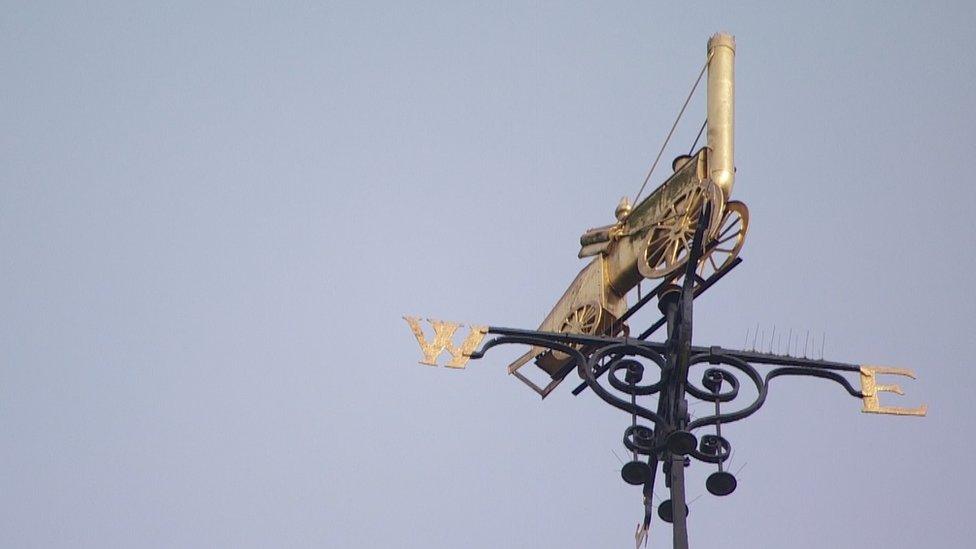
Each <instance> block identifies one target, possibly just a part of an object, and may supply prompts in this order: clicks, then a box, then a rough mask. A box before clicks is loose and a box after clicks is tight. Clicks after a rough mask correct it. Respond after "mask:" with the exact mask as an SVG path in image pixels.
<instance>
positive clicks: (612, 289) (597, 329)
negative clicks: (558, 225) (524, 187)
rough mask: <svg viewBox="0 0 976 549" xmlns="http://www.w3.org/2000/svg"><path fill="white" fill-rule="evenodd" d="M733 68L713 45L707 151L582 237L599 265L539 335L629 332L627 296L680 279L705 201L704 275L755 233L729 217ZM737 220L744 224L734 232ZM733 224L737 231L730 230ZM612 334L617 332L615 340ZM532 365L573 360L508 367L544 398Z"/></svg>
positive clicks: (726, 42)
mask: <svg viewBox="0 0 976 549" xmlns="http://www.w3.org/2000/svg"><path fill="white" fill-rule="evenodd" d="M734 62H735V40H734V39H733V38H732V36H731V35H728V34H722V33H720V34H716V35H715V36H713V37H712V38H711V40H709V43H708V92H707V93H708V97H707V101H708V107H707V109H708V146H707V147H704V148H702V149H699V150H698V151H697V152H696V153H694V154H693V155H690V156H686V157H683V158H681V159H680V161H678V162H675V163H674V168H675V172H674V173H673V174H672V175H671V176H670V177H669V178H668V179H667V180H666V181H665V182H664V183H662V184H661V185H660V186H659V187H658V188H657V189H655V190H654V191H653V192H652V193H651V194H650V195H649V196H647V197H646V198H644V199H643V200H641V201H640V202H639V203H637V204H634V205H631V204H630V203H629V202H625V201H621V203H620V204H618V206H617V208H616V210H615V211H614V215H615V217H616V219H617V222H616V223H614V224H612V225H606V226H603V227H597V228H595V229H590V230H588V231H587V232H585V233H584V234H583V236H582V237H581V238H580V246H581V247H580V252H579V257H580V258H584V257H592V258H593V259H592V260H591V261H590V263H589V264H588V265H587V266H586V267H584V268H583V269H582V270H581V271H580V272H579V274H578V275H577V276H576V279H575V280H573V283H572V284H570V286H569V288H568V289H567V290H566V291H565V293H563V295H562V297H561V298H560V299H559V301H557V302H556V304H555V306H554V307H553V308H552V310H551V311H550V312H549V315H548V316H546V318H545V320H543V322H542V324H541V325H540V326H539V330H540V331H546V332H565V333H581V334H588V335H611V336H613V335H616V334H617V333H620V332H622V331H624V330H626V327H625V326H619V325H618V323H617V322H616V319H618V318H620V316H621V315H622V314H623V313H624V312H626V310H627V302H626V295H627V293H628V292H630V291H631V290H632V289H634V288H635V287H636V286H637V285H638V284H639V283H640V281H641V280H643V279H644V278H668V277H676V276H680V271H681V266H682V265H683V264H684V263H685V262H686V261H687V257H688V255H689V254H688V250H689V248H690V246H691V236H692V235H693V234H694V232H695V227H696V225H697V222H698V213H699V212H700V211H701V208H702V207H703V205H704V204H705V203H706V202H707V203H710V204H711V212H712V218H711V219H710V221H709V225H708V228H709V230H708V232H707V233H706V234H705V235H704V236H705V242H707V243H709V245H710V249H711V250H712V254H714V255H709V256H708V257H707V258H703V265H702V266H701V270H702V271H704V270H707V269H708V268H710V267H709V265H712V264H714V265H719V266H720V265H723V264H727V263H728V262H731V261H732V260H734V259H735V256H736V255H737V254H738V253H739V250H740V249H741V247H742V242H743V240H744V238H745V232H746V229H747V228H748V211H747V210H746V209H745V207H744V206H742V207H741V208H740V207H739V206H736V207H735V209H734V210H732V212H733V216H732V217H731V218H730V217H723V216H725V215H726V208H725V206H726V202H727V201H728V200H729V197H730V195H731V192H732V183H733V180H734V175H735V166H734V163H733V122H734V108H733V102H734V100H735V93H734V71H733V65H734ZM736 204H738V203H736ZM736 216H737V217H736ZM733 218H734V219H738V220H739V224H738V225H736V226H734V227H731V228H730V226H731V221H734V219H733ZM726 220H730V224H729V225H724V226H723V225H722V222H723V221H726ZM720 228H723V229H729V230H730V232H729V233H728V234H727V235H723V237H722V238H725V237H726V236H728V235H733V236H732V237H731V239H729V240H723V241H722V242H721V243H714V240H715V239H716V237H717V235H718V234H719V230H720ZM706 262H707V265H706V264H704V263H706ZM611 330H612V331H614V332H615V333H608V332H609V331H611ZM533 359H535V361H536V365H537V366H539V367H540V368H541V369H542V370H544V371H545V372H546V373H548V374H550V375H554V374H555V372H557V371H559V370H560V369H561V368H562V366H563V365H565V364H566V362H567V357H566V356H565V355H563V354H562V353H557V352H551V351H546V350H544V349H541V348H533V349H532V350H530V351H529V352H528V353H526V354H525V355H523V356H522V357H520V358H519V359H518V360H516V361H515V362H513V363H512V364H511V365H510V366H509V373H511V374H513V375H516V377H518V378H519V379H522V380H523V381H525V382H526V383H527V384H529V386H530V387H532V388H533V389H534V390H536V391H537V392H539V393H540V394H542V395H543V396H545V394H547V393H548V391H549V390H551V389H552V387H551V386H547V387H546V388H540V387H538V386H537V385H534V384H532V383H531V382H529V381H528V380H526V379H525V378H524V376H522V375H521V374H519V373H518V370H519V368H521V367H522V366H523V365H525V364H527V363H528V362H529V361H531V360H533Z"/></svg>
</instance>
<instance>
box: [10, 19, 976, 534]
mask: <svg viewBox="0 0 976 549" xmlns="http://www.w3.org/2000/svg"><path fill="white" fill-rule="evenodd" d="M973 28H976V8H974V7H973V4H972V3H964V2H958V3H929V4H914V5H910V4H909V3H907V2H904V3H874V4H864V3H850V5H849V4H848V3H843V4H837V5H827V4H819V5H816V6H810V5H808V3H798V4H794V5H784V4H782V3H768V4H767V3H755V4H741V5H732V4H729V3H724V2H723V3H718V4H702V3H693V4H687V3H681V4H680V5H678V4H677V3H676V4H674V5H668V4H651V5H646V4H643V3H626V4H623V3H617V4H599V3H592V4H572V5H570V4H568V3H562V2H560V3H548V4H522V3H511V4H504V5H502V4H488V5H479V4H458V3H447V2H445V3H442V4H418V5H412V6H407V5H403V4H400V3H396V4H387V5H384V4H365V3H360V2H350V3H325V4H317V3H313V4H290V5H281V4H279V3H267V4H264V5H257V4H255V5H246V6H245V5H240V4H230V3H227V4H223V5H218V4H211V5H209V6H206V7H202V6H200V5H198V4H196V3H186V4H182V5H166V6H158V5H153V4H140V3H135V2H118V3H113V4H109V3H92V2H87V3H38V2H29V3H28V2H24V3H6V4H5V5H4V7H3V16H2V17H0V68H2V73H3V84H4V85H3V86H2V91H0V126H2V128H3V129H2V131H0V301H2V303H3V309H2V311H3V313H2V315H0V494H2V495H0V546H4V547H136V546H138V547H214V546H221V547H476V548H482V547H483V548H487V547H525V548H528V547H586V548H590V547H627V546H630V544H632V537H631V536H632V532H633V530H634V527H635V525H636V523H637V521H638V520H639V518H640V512H641V509H640V496H639V491H638V490H637V489H634V488H633V487H630V486H627V485H625V484H624V483H623V482H622V481H621V480H620V476H619V463H618V462H617V460H616V459H615V458H614V457H613V455H612V454H611V449H613V450H616V451H617V452H618V454H620V453H622V452H621V446H620V438H621V435H622V432H623V429H624V427H626V425H627V424H628V422H629V416H627V415H625V414H623V413H622V412H619V411H616V410H613V409H610V408H609V407H607V406H606V405H604V404H603V403H601V402H599V401H598V400H597V399H596V398H595V397H594V396H593V395H591V394H588V395H585V396H581V397H573V396H572V395H571V394H569V387H563V388H560V390H559V391H558V392H557V394H555V395H553V396H552V397H550V398H549V399H547V400H546V401H544V402H540V401H539V400H538V397H536V396H535V395H534V393H532V392H531V391H529V390H528V389H527V388H525V387H523V386H522V385H521V384H519V383H518V382H517V381H516V380H515V379H513V378H511V377H509V376H507V375H506V374H505V370H504V367H505V365H506V364H507V358H509V356H511V355H512V354H514V351H512V352H510V353H509V354H508V355H506V354H505V353H504V352H503V353H498V354H495V355H493V356H491V355H490V356H489V357H488V358H487V359H485V360H482V361H475V362H472V363H471V365H470V366H469V368H468V369H467V370H465V371H460V372H459V371H450V370H446V369H443V368H438V369H435V368H427V367H422V366H419V365H417V364H416V361H417V360H418V358H419V353H418V350H417V348H416V343H415V342H414V340H413V338H412V336H411V335H410V333H409V331H408V329H407V326H406V324H405V323H404V322H403V321H402V320H401V319H400V316H401V315H402V314H417V315H421V316H433V317H437V318H445V319H451V320H460V321H465V322H477V323H487V324H495V325H506V326H513V327H526V328H534V327H535V326H537V325H538V323H539V322H540V321H541V319H542V318H543V317H544V316H545V314H546V313H547V312H548V310H549V308H550V307H551V305H552V304H553V302H554V301H555V299H556V298H557V297H558V296H559V295H560V294H561V293H562V291H563V290H564V288H565V286H566V285H567V284H568V283H569V282H570V281H571V280H572V278H573V276H575V274H576V272H577V271H578V269H579V268H580V267H582V265H583V263H582V262H581V261H579V260H577V259H576V257H575V254H576V251H577V239H578V236H579V234H580V233H581V232H582V231H583V230H584V229H586V228H588V227H592V226H596V225H602V224H605V223H608V222H609V221H611V220H612V213H613V208H614V206H615V205H616V203H617V200H618V199H619V198H620V197H621V196H623V195H631V196H632V195H633V194H634V192H636V190H637V187H638V186H639V184H640V181H641V179H642V178H643V175H644V174H645V172H646V169H647V167H648V165H649V163H650V161H651V160H652V159H653V155H654V153H655V152H656V150H657V148H658V147H659V146H660V143H661V140H662V139H663V137H664V134H665V133H666V132H667V129H668V127H669V125H670V123H671V122H672V120H673V118H674V115H675V113H676V111H677V109H678V108H679V107H680V104H681V101H682V100H683V98H684V95H685V94H686V93H687V90H688V87H689V86H690V84H691V82H692V81H693V79H694V77H695V75H696V74H697V71H698V69H699V68H700V66H701V63H702V61H703V57H704V49H705V41H706V39H707V38H708V36H710V35H711V34H712V33H714V32H715V31H718V30H728V31H730V32H732V33H734V34H735V35H736V38H737V42H738V57H737V85H738V89H737V91H738V96H737V113H736V114H737V148H736V156H737V162H736V164H737V167H738V175H737V182H736V187H735V191H734V196H735V197H736V198H738V199H739V200H743V201H745V202H746V203H747V204H748V205H749V207H750V210H751V214H752V227H751V230H750V234H749V237H748V240H747V242H746V247H745V249H744V251H743V257H744V259H745V262H744V263H743V265H742V266H741V267H739V268H738V269H736V271H735V272H734V273H733V274H731V275H730V276H729V277H728V278H727V279H726V280H723V281H722V283H721V284H720V285H719V286H717V287H716V288H714V289H713V290H711V291H710V292H709V293H708V294H707V295H706V296H704V297H703V298H702V299H701V300H700V301H699V302H698V305H697V309H696V320H697V323H698V324H697V332H696V342H697V343H703V344H708V343H714V344H721V345H724V346H729V347H737V346H741V345H742V342H743V339H744V337H745V332H746V329H747V327H749V326H754V325H755V324H756V323H762V325H763V326H767V327H768V326H772V325H773V324H775V325H776V326H778V329H789V328H791V327H792V328H795V329H797V330H807V329H810V330H812V332H814V333H816V334H818V337H819V334H821V333H826V356H827V358H832V359H836V360H849V361H852V362H868V363H879V364H887V365H894V366H902V367H909V368H914V369H915V370H916V371H917V373H918V375H919V379H918V380H917V381H914V382H913V381H911V380H905V381H904V383H902V385H903V387H904V388H905V390H906V392H907V395H906V396H905V397H901V398H899V397H896V396H892V397H890V398H888V399H886V401H887V402H889V403H891V404H901V405H916V404H919V403H923V402H924V403H927V404H928V405H929V410H930V411H929V416H928V417H927V418H925V419H916V418H894V417H881V416H870V415H865V414H861V413H860V412H859V408H860V405H859V403H858V402H857V401H856V400H854V399H852V398H850V397H849V396H847V395H846V394H845V393H844V392H843V391H842V390H841V389H839V388H838V387H836V386H835V385H833V384H830V383H826V382H820V381H818V380H804V379H780V380H777V381H775V382H774V383H773V387H772V390H771V396H770V398H769V400H768V403H767V405H766V406H765V407H764V408H763V410H761V411H760V412H759V413H758V414H756V415H755V416H753V417H752V418H750V419H749V420H746V421H745V422H742V423H741V424H736V425H734V426H730V428H729V429H728V433H727V434H728V436H729V438H730V439H731V441H732V444H733V445H734V447H735V450H736V455H735V458H734V459H735V463H734V464H733V469H737V468H738V467H740V466H743V465H747V466H746V467H745V468H744V469H743V470H742V472H741V474H740V483H739V488H738V490H737V491H736V492H735V494H733V495H732V496H730V497H728V498H724V499H721V498H715V497H712V496H710V495H707V494H706V495H705V496H704V497H702V498H701V499H698V500H697V501H695V502H694V503H693V504H692V506H691V516H690V519H689V520H690V528H691V542H692V545H693V546H695V547H718V546H720V544H723V543H724V544H726V545H725V546H728V547H786V546H789V547H796V548H820V547H863V548H873V547H886V548H903V547H904V548H909V547H964V546H966V545H967V543H968V541H969V540H971V538H972V536H973V535H974V534H976V528H974V526H973V523H972V519H971V517H970V515H971V513H972V511H973V509H974V496H973V494H974V493H976V485H974V481H973V479H974V478H976V477H974V475H973V465H972V463H973V458H972V457H971V456H973V455H976V446H974V444H973V440H974V439H976V432H974V429H973V425H972V421H973V412H974V409H973V405H972V404H971V397H970V393H969V391H971V390H972V388H973V387H974V385H976V373H974V370H973V368H972V365H971V364H970V359H969V357H970V356H971V353H972V350H971V349H970V341H969V340H970V333H971V330H972V326H973V325H974V322H976V298H974V292H973V289H972V284H973V280H974V272H976V251H974V236H973V234H974V230H976V226H974V223H973V209H974V207H976V190H974V182H973V180H972V179H973V178H972V172H973V169H972V166H971V163H972V158H973V156H974V154H973V153H974V146H973V143H974V142H976V131H974V127H976V114H974V108H973V106H972V101H973V99H972V98H973V97H974V96H976V89H974V88H976V81H974V75H976V60H974V59H976V56H974V46H973V43H974V42H973V37H972V32H973V31H972V29H973ZM703 116H704V103H703V97H702V96H701V94H699V96H698V97H697V99H696V100H695V101H694V102H693V103H692V104H691V106H690V107H689V111H688V115H687V118H686V120H685V123H684V124H683V125H682V127H681V128H680V130H679V132H678V134H677V135H676V137H675V143H676V145H675V147H674V148H673V149H672V150H670V151H669V152H668V154H667V156H666V157H665V158H666V159H670V158H671V156H673V155H674V154H676V153H678V152H681V151H683V150H686V149H687V147H688V146H689V145H690V143H691V141H692V140H693V138H694V134H695V132H696V131H697V129H698V125H699V124H700V123H701V120H702V118H703ZM663 173H664V172H663V170H662V172H659V175H658V176H656V177H655V179H654V181H653V182H652V184H653V185H657V184H658V183H659V182H660V181H661V179H660V176H661V175H663ZM643 318H644V320H647V319H648V318H650V317H649V316H645V317H643ZM708 472H710V469H707V468H705V467H703V466H701V465H696V466H695V467H693V468H692V469H690V470H689V477H690V478H689V482H690V488H689V496H690V497H695V496H697V495H699V494H701V493H705V490H704V477H705V475H706V474H707V473H708ZM659 493H663V492H662V491H661V490H659ZM652 531H653V532H652V541H651V543H652V546H653V547H665V546H668V543H669V542H668V538H669V535H670V531H669V530H668V528H666V527H664V526H662V525H661V523H660V522H659V521H657V520H656V519H655V522H654V523H653V525H652ZM964 540H966V541H964Z"/></svg>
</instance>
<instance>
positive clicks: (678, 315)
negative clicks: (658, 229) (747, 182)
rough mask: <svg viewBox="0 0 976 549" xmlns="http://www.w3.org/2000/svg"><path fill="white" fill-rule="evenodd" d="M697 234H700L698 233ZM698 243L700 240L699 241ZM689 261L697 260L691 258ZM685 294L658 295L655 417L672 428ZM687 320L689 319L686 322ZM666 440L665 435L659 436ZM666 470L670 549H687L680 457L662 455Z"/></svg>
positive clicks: (680, 376)
mask: <svg viewBox="0 0 976 549" xmlns="http://www.w3.org/2000/svg"><path fill="white" fill-rule="evenodd" d="M699 232H701V231H699ZM698 240H700V236H699V239H698ZM692 259H697V257H693V258H692ZM686 294H688V292H686V291H683V289H682V288H679V287H677V286H672V287H670V288H667V289H665V290H664V291H662V292H661V294H660V297H659V298H658V307H659V308H660V309H661V312H662V313H664V317H665V319H667V326H668V342H667V345H668V350H667V354H668V356H667V364H668V382H667V386H666V387H664V388H663V389H662V390H661V394H660V396H659V397H658V398H659V400H658V414H659V415H661V416H662V417H663V418H664V419H665V421H667V422H668V423H669V424H670V425H672V426H674V428H681V427H683V424H684V419H685V413H686V411H687V405H686V404H685V398H684V388H685V380H684V376H687V357H686V356H685V360H684V362H685V364H682V357H683V353H682V349H683V347H685V346H686V345H687V343H688V341H689V340H690V334H686V333H685V332H687V331H688V326H687V325H686V321H685V320H684V318H683V317H685V316H690V313H691V311H690V310H686V309H688V308H689V307H690V304H689V303H686V301H687V298H686V297H685V296H686ZM689 320H690V319H689ZM661 435H663V436H667V435H668V433H661ZM664 460H665V464H666V465H667V467H666V468H665V471H667V474H668V476H667V477H666V479H665V480H667V485H668V487H669V488H670V489H671V516H672V520H671V532H672V537H673V546H674V549H688V524H687V515H686V513H685V505H686V503H685V459H684V456H680V455H676V454H673V453H671V452H669V451H667V450H665V451H664Z"/></svg>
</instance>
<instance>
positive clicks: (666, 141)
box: [634, 54, 712, 204]
mask: <svg viewBox="0 0 976 549" xmlns="http://www.w3.org/2000/svg"><path fill="white" fill-rule="evenodd" d="M711 60H712V56H711V54H709V56H708V59H706V60H705V64H704V65H702V68H701V72H699V73H698V78H697V79H696V80H695V84H694V85H693V86H692V87H691V91H690V92H688V97H686V98H685V103H684V105H681V110H680V111H679V112H678V117H677V118H675V119H674V124H672V125H671V131H669V132H668V136H667V137H665V138H664V144H663V145H661V150H659V151H658V152H657V157H655V158H654V163H653V164H651V169H650V170H648V172H647V177H645V178H644V183H642V184H641V186H640V190H638V191H637V195H636V196H634V204H637V200H638V199H639V198H640V195H641V193H642V192H644V187H646V186H647V182H648V181H650V180H651V174H653V173H654V168H656V167H657V163H658V161H660V160H661V155H662V154H664V149H665V148H667V146H668V142H669V141H671V136H672V135H674V129H675V128H677V127H678V121H680V120H681V115H683V114H684V113H685V108H686V107H687V106H688V103H689V102H690V101H691V96H692V95H694V93H695V90H696V89H697V88H698V83H699V82H701V79H702V76H703V75H704V74H705V69H707V68H708V63H709V62H710V61H711Z"/></svg>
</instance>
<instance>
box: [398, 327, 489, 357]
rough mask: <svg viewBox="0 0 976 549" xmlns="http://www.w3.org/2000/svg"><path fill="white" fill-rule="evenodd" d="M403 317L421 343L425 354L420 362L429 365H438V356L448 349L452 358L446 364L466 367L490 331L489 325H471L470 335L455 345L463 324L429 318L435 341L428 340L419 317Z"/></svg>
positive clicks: (421, 350)
mask: <svg viewBox="0 0 976 549" xmlns="http://www.w3.org/2000/svg"><path fill="white" fill-rule="evenodd" d="M403 319H404V320H406V321H407V324H409V325H410V330H411V331H413V335H414V337H416V338H417V343H419V344H420V352H421V353H422V354H423V355H424V358H423V359H422V360H421V361H420V363H421V364H426V365H428V366H437V357H439V356H440V355H441V353H443V352H444V351H447V353H448V354H450V355H451V360H450V361H448V362H447V364H445V365H444V366H446V367H448V368H464V365H465V364H467V362H468V360H470V359H471V353H473V352H474V350H475V349H477V348H478V345H480V344H481V340H483V339H484V338H485V334H487V333H488V327H487V326H470V329H471V330H470V332H468V336H467V337H465V338H464V341H463V342H462V343H461V345H459V346H455V345H454V334H455V333H456V332H457V331H458V328H460V327H461V324H459V323H456V322H443V321H440V320H433V319H429V318H428V319H427V322H429V323H430V325H431V326H432V327H433V328H434V341H433V342H430V341H427V337H426V336H425V335H424V331H423V329H422V328H421V327H420V319H419V318H416V317H412V316H405V317H403Z"/></svg>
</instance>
